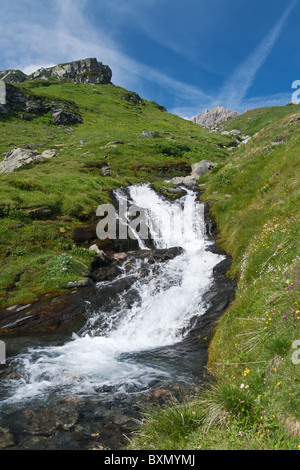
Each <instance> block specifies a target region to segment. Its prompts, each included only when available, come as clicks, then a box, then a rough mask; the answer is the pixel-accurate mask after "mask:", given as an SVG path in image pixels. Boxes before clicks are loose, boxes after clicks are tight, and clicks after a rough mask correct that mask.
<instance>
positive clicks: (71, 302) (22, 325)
mask: <svg viewBox="0 0 300 470" xmlns="http://www.w3.org/2000/svg"><path fill="white" fill-rule="evenodd" d="M93 288H94V287H93V285H89V286H87V287H85V288H81V289H80V290H78V291H77V292H76V293H75V294H72V295H71V294H69V293H68V294H62V295H58V296H56V297H54V298H53V295H55V293H52V294H51V295H49V296H47V295H45V296H43V297H41V298H40V299H39V300H38V301H37V302H35V303H34V304H32V305H31V306H27V307H26V309H25V310H22V311H20V312H16V311H9V310H8V309H4V308H1V307H0V336H1V335H4V336H7V335H8V334H19V333H22V332H26V333H30V334H31V333H42V332H43V333H44V332H45V333H46V332H53V331H62V332H73V331H76V330H78V329H79V328H82V326H83V325H84V324H85V323H86V316H85V313H86V303H85V301H86V299H87V298H88V296H89V295H90V292H91V291H92V290H93ZM56 295H57V294H56Z"/></svg>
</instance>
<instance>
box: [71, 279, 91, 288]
mask: <svg viewBox="0 0 300 470" xmlns="http://www.w3.org/2000/svg"><path fill="white" fill-rule="evenodd" d="M91 284H92V281H91V279H82V280H81V281H75V282H68V286H67V287H68V288H69V289H76V288H78V287H87V286H89V285H91Z"/></svg>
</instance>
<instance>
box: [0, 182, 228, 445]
mask: <svg viewBox="0 0 300 470" xmlns="http://www.w3.org/2000/svg"><path fill="white" fill-rule="evenodd" d="M127 191H129V192H127V193H124V191H122V190H118V191H116V197H117V199H118V200H119V202H120V203H124V201H125V198H129V199H130V201H131V202H133V203H134V204H135V205H136V206H138V207H140V208H143V209H145V210H146V213H147V214H148V226H149V232H150V235H151V236H150V238H151V243H152V244H154V246H155V248H159V249H162V248H171V247H182V249H183V252H182V254H179V255H178V256H177V257H175V258H174V259H171V260H168V261H165V262H162V263H154V264H153V265H151V266H148V269H147V272H146V274H144V275H143V276H141V275H140V274H139V273H140V270H139V268H140V264H141V260H139V259H137V260H136V261H135V265H134V266H133V267H132V268H131V269H126V262H125V263H124V265H123V271H122V273H121V274H120V275H119V276H118V277H117V279H115V280H114V281H112V282H101V283H98V284H97V285H96V286H95V291H94V294H93V296H92V298H91V299H90V301H89V302H87V305H86V316H87V321H86V325H85V326H84V328H83V329H82V330H81V331H79V332H76V333H74V334H73V335H72V337H68V338H56V339H54V340H53V339H51V338H50V339H49V338H48V339H47V340H45V341H44V342H43V344H41V342H40V340H39V341H38V340H35V341H36V342H37V343H38V344H36V345H34V340H32V339H31V340H30V342H31V346H30V347H28V345H27V344H26V339H24V338H23V339H19V342H18V340H14V341H15V350H16V355H15V357H14V358H13V359H10V367H11V368H12V370H13V371H14V373H15V376H14V377H13V378H12V379H10V380H2V382H1V392H0V399H1V403H0V419H1V425H0V427H9V428H10V429H11V430H12V431H13V432H14V435H15V436H16V441H17V442H16V446H17V447H19V448H49V447H50V448H51V446H52V447H56V448H70V449H72V448H77V447H78V446H81V445H83V446H84V445H90V443H88V442H89V441H88V440H87V437H86V440H85V442H86V443H88V444H83V442H82V439H81V437H78V436H80V432H81V435H82V436H83V435H85V436H87V435H89V436H90V435H95V431H97V429H102V430H103V432H104V431H105V423H104V422H103V419H104V418H103V417H104V416H107V413H110V414H112V413H114V416H116V413H117V416H120V413H121V415H124V413H125V411H124V410H126V413H125V414H128V413H129V409H130V407H133V408H134V403H136V400H137V399H138V398H139V397H143V396H146V395H147V394H148V395H149V392H150V391H151V390H157V389H158V388H165V387H167V386H174V385H179V386H184V385H188V384H190V383H191V382H194V383H197V378H198V377H199V375H200V372H199V364H200V363H201V357H199V351H196V352H195V350H193V351H191V352H190V354H189V351H188V350H184V349H182V348H180V345H181V344H183V342H184V340H185V338H186V337H187V336H188V334H189V332H190V331H191V330H192V328H193V327H194V326H195V324H196V323H197V320H198V319H199V317H201V316H202V315H203V314H204V313H205V311H206V309H207V307H208V306H207V305H206V303H205V302H204V300H203V295H204V294H205V293H206V292H207V291H208V290H209V289H210V286H211V283H212V277H213V268H214V266H215V265H216V264H217V263H219V262H220V261H221V259H223V258H222V257H221V256H220V255H217V254H213V253H212V252H211V251H208V250H207V246H208V244H209V242H208V241H207V240H206V237H205V233H204V232H205V231H204V216H203V206H202V205H201V204H200V203H199V202H197V196H196V194H195V193H194V192H192V191H189V190H188V191H187V193H186V195H185V196H184V197H182V198H181V199H180V200H177V201H176V202H170V201H167V200H166V199H162V198H161V197H160V196H159V195H158V194H157V193H156V192H154V191H153V190H152V189H151V188H150V187H149V186H148V185H142V186H133V187H130V188H129V189H128V190H127ZM138 242H139V245H140V248H142V249H147V246H150V245H149V242H148V241H146V240H142V239H139V240H138ZM62 403H64V406H65V405H66V404H70V403H71V404H72V406H77V411H76V413H78V414H76V419H75V418H74V420H75V421H77V424H76V426H77V428H76V426H75V431H74V430H73V434H72V435H71V434H70V432H69V433H66V430H67V425H61V429H62V430H61V433H59V431H58V430H57V429H56V430H55V433H54V434H53V433H52V435H51V436H50V437H49V435H50V434H51V433H50V430H49V435H48V437H47V438H46V437H45V436H44V437H41V436H42V435H43V431H35V432H33V431H32V429H30V423H32V422H33V421H32V420H34V418H33V416H37V415H38V413H39V410H41V409H47V410H48V412H49V407H50V409H53V410H56V412H57V409H58V407H59V406H61V404H62ZM51 407H52V408H51ZM116 410H117V411H116ZM78 416H79V417H80V418H78ZM77 418H78V419H77ZM30 419H31V421H30ZM48 419H49V418H48ZM97 419H98V421H97ZM101 419H102V421H101ZM26 420H27V421H26ZM124 421H125V419H124ZM115 422H118V420H116V419H115ZM35 424H36V423H35ZM6 425H7V426H6ZM36 426H37V424H36ZM70 428H71V425H70ZM76 429H77V435H75V437H74V433H75V434H76ZM80 430H81V431H80ZM103 432H102V436H103V435H105V433H104V434H103ZM35 434H36V435H38V436H39V437H38V438H37V437H35V438H33V437H32V435H35ZM44 435H46V436H47V432H46V431H45V430H44ZM100 435H101V432H100ZM70 436H71V437H70ZM76 436H77V437H76ZM49 442H50V443H49ZM108 445H114V444H113V443H111V442H110V441H109V439H108ZM115 445H117V444H115ZM22 446H23V447H22ZM43 446H44V447H43Z"/></svg>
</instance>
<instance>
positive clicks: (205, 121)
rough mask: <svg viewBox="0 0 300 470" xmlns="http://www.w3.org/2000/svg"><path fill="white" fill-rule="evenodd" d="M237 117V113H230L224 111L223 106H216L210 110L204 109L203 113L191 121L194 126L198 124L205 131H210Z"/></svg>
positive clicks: (226, 110) (227, 110)
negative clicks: (205, 129) (204, 128)
mask: <svg viewBox="0 0 300 470" xmlns="http://www.w3.org/2000/svg"><path fill="white" fill-rule="evenodd" d="M237 116H239V113H238V112H237V111H230V110H229V109H225V108H224V107H223V106H217V107H215V108H213V109H211V110H209V109H206V110H205V111H204V113H202V114H199V115H198V116H196V117H194V118H192V121H193V122H194V123H195V124H200V125H201V126H203V127H206V128H207V129H212V128H214V127H217V126H218V125H219V124H221V122H224V121H228V119H232V118H235V117H237Z"/></svg>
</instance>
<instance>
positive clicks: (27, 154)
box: [0, 148, 56, 174]
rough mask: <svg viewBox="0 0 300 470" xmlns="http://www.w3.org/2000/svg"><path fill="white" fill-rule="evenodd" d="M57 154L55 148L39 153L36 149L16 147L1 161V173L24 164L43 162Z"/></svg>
mask: <svg viewBox="0 0 300 470" xmlns="http://www.w3.org/2000/svg"><path fill="white" fill-rule="evenodd" d="M55 155H56V153H55V151H54V150H45V152H43V153H39V152H37V151H34V150H29V149H22V148H15V149H13V150H11V151H10V152H8V153H7V154H6V157H5V158H4V160H3V161H2V162H0V174H1V173H12V172H13V171H14V170H16V169H17V168H20V167H21V166H23V165H26V164H29V163H36V162H41V161H43V160H45V159H49V158H53V157H54V156H55Z"/></svg>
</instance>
